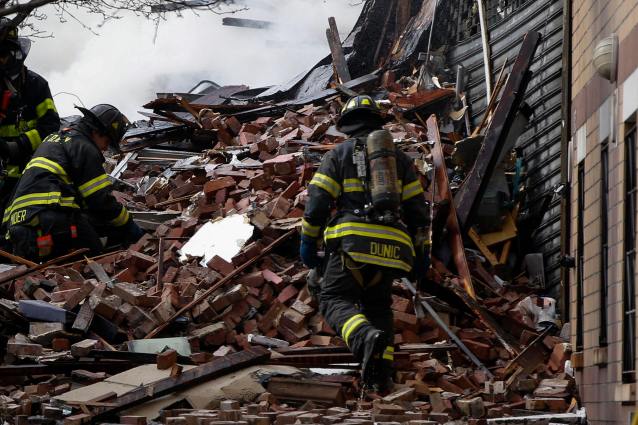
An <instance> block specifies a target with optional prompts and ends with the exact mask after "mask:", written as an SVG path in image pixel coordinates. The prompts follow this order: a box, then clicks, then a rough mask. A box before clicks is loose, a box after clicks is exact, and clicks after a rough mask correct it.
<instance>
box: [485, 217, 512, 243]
mask: <svg viewBox="0 0 638 425" xmlns="http://www.w3.org/2000/svg"><path fill="white" fill-rule="evenodd" d="M517 235H518V229H517V228H516V223H515V222H514V218H513V217H512V214H511V213H507V214H506V215H505V221H504V222H503V230H501V231H499V232H492V233H484V234H482V235H481V240H482V241H483V243H484V244H485V245H487V246H492V245H496V244H499V243H501V242H505V241H508V240H510V239H514V238H515V237H516V236H517Z"/></svg>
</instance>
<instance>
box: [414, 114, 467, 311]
mask: <svg viewBox="0 0 638 425" xmlns="http://www.w3.org/2000/svg"><path fill="white" fill-rule="evenodd" d="M417 116H418V117H419V119H421V117H420V116H419V115H417ZM421 121H422V120H421ZM426 126H427V129H428V138H429V139H430V140H433V141H434V149H433V150H432V162H433V164H434V169H435V173H436V179H435V180H436V184H437V186H438V187H437V189H438V190H437V192H439V196H440V197H441V199H447V200H448V201H450V212H449V214H448V219H447V228H448V231H449V232H450V234H449V241H450V246H451V247H452V253H453V255H454V264H455V265H456V269H457V271H458V272H459V275H460V278H461V281H462V282H463V287H464V288H465V292H466V293H467V295H469V296H470V297H471V298H474V299H476V293H475V291H474V286H473V285H472V275H471V274H470V268H469V267H468V265H467V259H466V258H465V251H464V249H465V248H464V247H463V237H462V235H461V228H460V226H459V222H458V219H457V214H456V209H455V208H454V202H453V198H452V191H451V190H450V182H449V181H448V176H447V168H446V166H445V158H444V157H443V149H442V148H441V136H440V134H439V123H438V121H437V119H436V116H434V115H432V116H431V117H430V118H428V122H427V124H426Z"/></svg>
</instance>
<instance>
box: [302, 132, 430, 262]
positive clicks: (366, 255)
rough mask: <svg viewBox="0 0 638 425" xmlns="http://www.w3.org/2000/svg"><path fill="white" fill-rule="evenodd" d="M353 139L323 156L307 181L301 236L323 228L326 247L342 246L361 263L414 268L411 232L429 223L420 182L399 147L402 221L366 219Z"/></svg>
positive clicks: (315, 235)
mask: <svg viewBox="0 0 638 425" xmlns="http://www.w3.org/2000/svg"><path fill="white" fill-rule="evenodd" d="M355 143H356V139H349V140H347V141H345V142H343V143H342V144H341V145H339V146H337V147H336V148H335V149H333V150H332V151H330V152H328V153H326V154H325V155H324V158H323V160H322V162H321V166H320V167H319V169H318V170H317V172H316V173H315V175H314V176H313V178H312V180H311V181H310V184H309V185H308V193H309V195H310V197H309V200H308V201H307V202H306V206H305V212H304V217H303V220H302V229H301V233H302V237H304V238H312V239H317V238H319V237H320V236H321V235H322V233H323V238H324V241H325V243H326V247H327V248H328V250H331V251H332V250H338V249H340V250H342V251H344V252H346V253H347V254H348V255H349V256H350V257H351V258H352V259H353V260H355V261H358V262H361V263H367V264H374V265H377V266H383V267H391V268H395V269H400V270H404V271H406V272H407V271H410V270H411V268H412V263H413V260H414V254H415V249H414V246H413V240H412V237H411V235H413V234H414V232H415V231H416V229H418V228H422V227H425V226H427V225H428V224H429V214H428V207H427V202H426V200H425V196H424V191H423V187H422V185H421V181H420V180H419V178H418V177H417V175H416V172H415V170H414V166H413V163H412V161H411V160H410V158H408V156H407V155H405V153H403V152H402V151H400V150H398V149H397V173H398V177H399V180H398V181H397V188H398V190H400V192H401V221H400V222H397V223H392V224H391V225H388V224H381V223H370V222H368V221H367V220H366V218H365V217H363V210H364V208H365V204H366V196H365V191H364V185H363V182H361V180H360V179H359V177H358V176H357V169H356V166H355V164H354V162H353V159H352V154H353V150H354V146H355ZM335 207H336V210H337V211H336V214H335V215H334V216H333V217H331V210H332V209H333V208H335Z"/></svg>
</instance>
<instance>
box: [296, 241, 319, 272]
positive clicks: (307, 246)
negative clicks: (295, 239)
mask: <svg viewBox="0 0 638 425" xmlns="http://www.w3.org/2000/svg"><path fill="white" fill-rule="evenodd" d="M299 255H300V256H301V261H303V263H304V264H305V265H306V266H307V267H309V268H311V269H314V268H315V267H317V266H318V265H319V263H320V261H321V260H320V259H319V255H318V254H317V241H315V240H314V239H312V238H301V245H300V247H299Z"/></svg>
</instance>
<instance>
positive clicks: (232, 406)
mask: <svg viewBox="0 0 638 425" xmlns="http://www.w3.org/2000/svg"><path fill="white" fill-rule="evenodd" d="M389 3H391V4H389ZM476 5H477V3H475V2H471V1H467V2H460V3H459V5H455V6H452V5H450V4H449V3H447V2H437V1H435V0H429V1H410V0H408V1H401V0H399V1H395V2H387V1H380V0H369V1H367V2H366V3H365V5H364V7H363V10H362V13H361V16H360V18H359V20H358V22H357V23H356V25H355V28H354V29H353V31H352V32H351V34H350V35H349V36H348V37H347V38H346V39H345V40H344V41H343V42H341V40H339V38H338V34H335V31H334V30H333V31H332V32H331V31H328V38H329V44H330V47H331V54H330V55H329V56H327V57H326V58H324V59H323V60H321V61H319V62H318V63H317V64H316V65H315V66H314V67H313V68H312V69H310V70H309V71H307V72H305V73H303V74H302V75H299V76H297V77H296V78H294V79H293V80H291V81H289V82H287V83H285V84H282V85H278V86H273V87H267V88H252V89H251V88H249V87H247V86H241V85H238V86H224V87H217V86H211V87H209V88H208V89H206V90H205V92H204V93H200V94H192V93H181V94H180V93H172V94H163V95H162V96H160V97H158V98H157V99H154V100H152V101H150V102H149V103H148V104H147V105H145V107H146V108H147V109H148V110H149V111H150V112H147V113H145V115H146V116H147V117H148V118H149V121H148V122H140V123H137V125H136V128H134V129H132V130H130V131H129V133H127V138H126V144H125V146H124V149H123V151H124V154H123V155H122V157H118V158H113V159H111V160H110V161H109V168H110V169H109V172H110V175H111V177H112V179H113V182H114V185H115V187H116V192H115V195H116V197H117V198H118V200H120V202H122V203H124V204H126V205H127V207H128V209H129V210H130V211H131V213H132V215H133V216H134V217H135V219H136V221H137V222H138V223H139V224H140V225H141V226H143V227H144V228H145V229H146V230H148V232H149V233H148V234H147V235H146V236H145V237H143V238H142V239H141V240H140V241H139V242H137V243H136V244H135V245H133V246H131V247H129V248H128V249H126V250H119V251H114V252H109V253H107V254H105V255H102V256H99V257H96V258H91V259H87V258H82V254H83V252H75V253H72V254H70V255H69V256H65V257H63V258H60V259H56V260H53V261H51V262H49V263H46V264H41V265H36V264H29V263H27V264H22V265H19V266H7V267H6V269H5V270H4V271H3V272H2V274H0V286H1V287H2V292H3V297H5V298H4V299H2V300H1V301H0V315H1V316H2V317H3V322H2V325H1V327H0V330H1V332H0V333H1V334H2V336H3V338H5V341H6V344H3V345H4V347H3V349H4V350H5V365H3V366H0V376H1V377H2V386H1V387H0V394H1V395H0V397H1V398H2V404H1V405H0V407H1V409H0V412H1V415H2V416H3V419H5V420H6V421H8V422H12V423H35V422H38V423H42V422H47V423H48V422H51V423H54V422H56V421H63V422H64V423H69V424H75V423H89V422H111V423H113V422H115V421H118V420H119V421H120V423H136V424H137V423H146V422H147V421H148V420H158V421H161V422H163V423H167V424H182V423H189V424H190V423H192V424H199V423H202V424H204V423H206V424H208V423H211V424H217V425H226V424H230V423H237V424H253V423H254V424H259V425H262V424H263V425H268V424H272V423H275V424H278V425H288V424H294V423H302V424H303V423H309V424H310V423H323V424H341V423H361V424H363V423H372V422H387V423H409V424H410V425H426V424H429V423H435V422H438V423H447V422H450V421H455V420H464V421H471V422H479V421H480V422H484V421H487V422H492V423H505V422H517V421H521V422H523V421H525V422H530V421H532V422H534V421H536V422H547V421H550V420H551V421H552V422H569V423H580V422H585V421H586V417H585V414H584V410H583V409H582V405H581V403H580V401H579V396H578V392H577V389H576V384H575V380H574V378H573V370H572V369H571V366H570V362H569V359H570V354H571V346H570V344H569V336H570V334H569V326H563V321H561V314H564V313H565V308H566V305H567V304H565V303H564V301H565V300H564V296H563V294H562V292H561V287H560V282H561V279H560V274H561V263H562V262H563V261H564V259H563V258H562V254H564V253H562V252H561V251H560V239H561V227H560V224H561V222H560V214H561V207H562V206H561V193H562V192H561V188H560V182H561V177H560V175H561V162H560V148H561V143H562V141H561V140H562V139H561V125H560V122H561V114H562V110H561V97H560V96H561V90H560V87H561V59H560V58H561V48H562V47H561V39H562V32H561V28H562V25H561V24H562V6H561V2H558V1H556V0H554V1H551V0H547V1H541V2H531V1H527V2H525V1H505V2H503V1H494V2H487V7H486V8H485V9H484V10H482V11H479V10H478V9H477V8H476ZM479 12H481V13H479ZM481 20H483V27H487V26H488V25H489V28H490V33H491V36H490V37H491V42H489V43H488V42H487V41H486V42H483V43H482V41H481V40H482V37H481ZM520 22H524V24H522V25H521V24H520ZM331 24H332V25H331V27H334V25H333V23H331ZM488 47H489V49H488ZM486 49H488V50H491V52H492V53H491V54H488V57H490V58H491V60H489V61H484V54H485V53H484V52H485V50H486ZM488 62H489V63H490V64H491V67H490V68H489V70H488V72H487V73H486V72H485V69H486V68H485V67H484V64H485V63H488ZM485 75H489V76H490V78H488V79H486V78H485ZM356 93H368V94H371V95H372V96H373V97H375V98H376V99H378V100H380V101H381V102H382V103H384V104H385V105H386V106H387V107H386V115H387V124H386V126H385V128H386V129H387V130H389V131H390V132H391V133H392V135H393V138H394V139H395V141H396V143H397V144H398V145H399V146H400V147H401V148H402V149H403V150H404V151H405V152H406V153H407V154H408V155H409V156H410V157H411V158H412V159H413V160H414V162H415V166H416V168H417V170H418V171H419V173H420V176H421V179H422V183H423V186H424V188H425V189H426V196H427V197H428V199H431V200H432V201H433V205H434V221H433V224H432V239H433V267H432V268H431V269H430V271H429V272H428V275H427V279H426V280H425V281H424V283H422V284H421V285H420V286H419V289H420V294H417V296H415V294H414V292H413V284H412V283H411V282H409V281H405V280H404V281H397V282H396V283H395V286H394V294H393V305H392V309H393V312H394V325H395V329H396V334H395V338H394V342H395V345H396V347H397V350H396V353H395V369H396V374H395V377H394V378H395V381H396V382H397V390H396V391H395V392H394V393H392V394H390V395H388V396H386V397H384V398H382V399H376V400H368V399H364V398H362V397H361V392H362V388H361V384H360V382H359V379H358V374H357V373H356V372H357V367H358V365H357V364H356V362H355V360H354V359H353V358H352V356H351V355H350V354H349V353H348V351H347V350H346V349H345V344H344V343H343V341H342V340H341V339H340V337H339V335H338V333H335V331H334V330H333V329H330V328H329V327H328V326H327V324H326V323H325V321H324V320H323V319H322V317H321V316H320V315H319V314H318V313H317V305H316V302H315V300H313V298H312V296H311V294H310V293H309V291H308V289H307V284H306V278H307V274H308V270H307V269H305V268H304V267H303V266H302V265H301V264H300V262H299V259H298V258H297V254H296V253H297V243H298V228H299V227H300V225H301V217H302V215H303V206H304V202H305V200H306V198H307V193H306V191H305V186H306V184H307V183H308V182H309V181H310V179H311V178H312V175H313V172H314V170H315V169H316V167H317V165H318V164H319V162H320V160H321V157H322V154H323V153H325V152H326V151H328V150H330V149H331V148H332V147H334V146H335V145H336V144H338V143H340V142H342V141H343V140H345V138H346V136H345V135H344V134H342V133H340V132H338V131H337V130H336V128H335V126H334V124H335V119H336V116H337V115H338V112H339V111H340V109H341V106H342V104H343V102H344V101H345V100H346V99H347V98H348V97H349V96H351V95H353V94H356ZM488 93H489V96H488ZM12 260H14V261H20V259H17V258H13V259H12ZM557 301H558V303H557ZM562 317H568V316H562Z"/></svg>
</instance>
